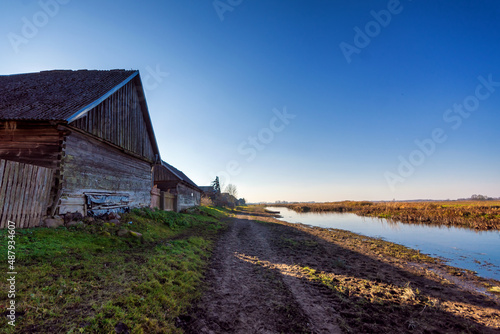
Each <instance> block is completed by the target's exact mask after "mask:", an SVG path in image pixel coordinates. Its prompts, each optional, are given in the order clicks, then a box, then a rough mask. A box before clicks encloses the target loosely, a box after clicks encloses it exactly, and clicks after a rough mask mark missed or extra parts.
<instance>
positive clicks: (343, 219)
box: [268, 207, 500, 280]
mask: <svg viewBox="0 0 500 334" xmlns="http://www.w3.org/2000/svg"><path fill="white" fill-rule="evenodd" d="M268 209H269V210H272V211H279V212H280V215H281V216H282V218H279V219H280V220H284V221H287V222H289V223H302V224H306V225H311V226H318V227H323V228H336V229H342V230H348V231H351V232H354V233H358V234H362V235H365V236H369V237H376V238H381V239H383V240H386V241H390V242H395V243H398V244H401V245H404V246H406V247H410V248H413V249H418V250H420V251H421V252H422V253H425V254H429V255H431V256H434V257H440V258H442V259H444V260H445V261H446V262H447V264H449V265H451V266H454V267H459V268H464V269H469V270H473V271H476V272H477V273H478V274H479V275H480V276H482V277H486V278H493V279H496V280H500V232H499V231H476V230H471V229H466V228H458V227H446V226H433V225H415V224H404V223H398V222H391V221H388V220H387V219H381V218H372V217H361V216H358V215H356V214H353V213H331V212H328V213H312V212H307V213H298V212H295V211H293V210H290V209H287V208H283V207H268Z"/></svg>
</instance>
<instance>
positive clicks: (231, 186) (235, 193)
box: [225, 183, 238, 198]
mask: <svg viewBox="0 0 500 334" xmlns="http://www.w3.org/2000/svg"><path fill="white" fill-rule="evenodd" d="M225 192H226V193H228V194H229V195H231V196H233V197H234V198H237V197H238V190H237V189H236V186H235V185H234V184H231V183H229V184H228V185H227V186H226V191H225Z"/></svg>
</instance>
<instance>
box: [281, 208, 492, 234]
mask: <svg viewBox="0 0 500 334" xmlns="http://www.w3.org/2000/svg"><path fill="white" fill-rule="evenodd" d="M281 206H285V207H288V208H290V209H292V210H295V211H298V212H352V213H356V214H358V215H360V216H370V217H379V218H387V219H390V220H393V221H401V222H403V223H413V224H437V225H446V226H459V227H467V228H474V229H478V230H499V229H500V201H440V202H368V201H362V202H354V201H343V202H331V203H297V204H287V205H281Z"/></svg>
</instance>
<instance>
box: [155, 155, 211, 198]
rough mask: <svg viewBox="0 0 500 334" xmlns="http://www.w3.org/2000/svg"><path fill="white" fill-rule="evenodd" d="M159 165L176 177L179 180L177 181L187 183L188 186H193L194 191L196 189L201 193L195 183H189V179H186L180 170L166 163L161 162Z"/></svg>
mask: <svg viewBox="0 0 500 334" xmlns="http://www.w3.org/2000/svg"><path fill="white" fill-rule="evenodd" d="M161 165H162V166H163V167H165V168H166V169H168V170H169V171H170V172H171V173H172V174H174V175H175V176H177V177H178V178H179V180H181V181H184V182H186V183H188V184H189V185H191V186H193V187H195V188H196V189H198V190H200V191H201V189H200V188H199V187H198V186H197V185H196V183H194V182H193V181H191V179H190V178H189V177H187V176H186V174H184V173H183V172H181V171H180V170H178V169H177V168H175V167H174V166H172V165H170V164H168V163H166V162H165V161H163V160H162V161H161Z"/></svg>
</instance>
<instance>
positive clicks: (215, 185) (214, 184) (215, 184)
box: [212, 176, 220, 194]
mask: <svg viewBox="0 0 500 334" xmlns="http://www.w3.org/2000/svg"><path fill="white" fill-rule="evenodd" d="M212 187H213V188H214V192H215V193H217V194H218V193H220V181H219V177H218V176H216V177H215V180H214V181H213V182H212Z"/></svg>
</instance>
